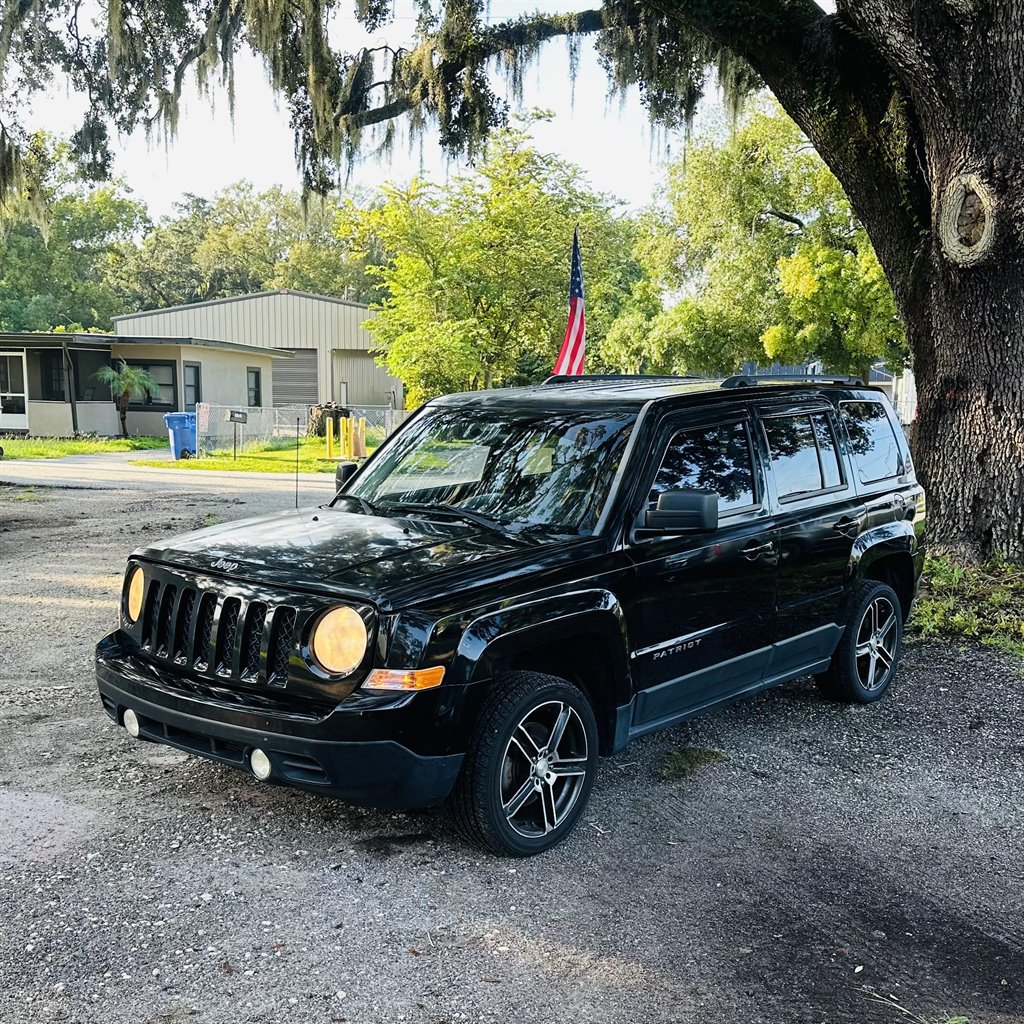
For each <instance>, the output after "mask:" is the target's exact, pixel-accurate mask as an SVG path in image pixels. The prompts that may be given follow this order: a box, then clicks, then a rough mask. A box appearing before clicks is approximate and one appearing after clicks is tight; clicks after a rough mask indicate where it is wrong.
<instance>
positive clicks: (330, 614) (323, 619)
mask: <svg viewBox="0 0 1024 1024" xmlns="http://www.w3.org/2000/svg"><path fill="white" fill-rule="evenodd" d="M366 643H367V636H366V623H365V622H363V617H362V616H361V615H360V614H359V612H357V611H356V610H355V609H354V608H349V607H348V606H347V605H336V606H335V607H334V608H330V609H328V610H327V611H326V612H324V613H323V615H321V616H320V618H319V619H317V620H316V624H315V625H314V626H313V632H312V634H311V635H310V638H309V649H310V652H311V653H312V655H313V658H314V660H315V661H316V663H317V664H318V665H319V666H320V667H321V668H322V669H323V670H324V671H325V672H327V673H328V674H330V675H332V676H335V675H338V676H346V675H348V674H349V672H352V671H353V670H354V669H356V668H358V667H359V663H360V662H361V661H362V660H363V656H364V655H365V654H366Z"/></svg>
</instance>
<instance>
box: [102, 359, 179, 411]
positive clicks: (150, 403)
mask: <svg viewBox="0 0 1024 1024" xmlns="http://www.w3.org/2000/svg"><path fill="white" fill-rule="evenodd" d="M125 362H126V363H127V364H128V365H129V366H135V367H138V369H140V370H145V371H146V372H147V373H148V374H149V375H150V376H151V377H152V378H153V380H154V381H155V382H156V388H155V389H153V390H151V391H147V392H146V395H145V397H144V398H142V399H139V398H138V397H133V399H132V404H131V405H130V406H129V407H128V408H129V409H134V410H135V411H137V412H146V411H148V410H154V411H156V410H158V409H177V408H178V379H177V377H178V374H177V364H176V363H174V362H170V361H164V360H149V361H147V362H143V361H142V360H138V359H126V360H125ZM115 369H116V367H115Z"/></svg>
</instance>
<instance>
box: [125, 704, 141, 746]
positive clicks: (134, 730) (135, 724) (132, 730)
mask: <svg viewBox="0 0 1024 1024" xmlns="http://www.w3.org/2000/svg"><path fill="white" fill-rule="evenodd" d="M121 721H122V722H123V723H124V731H125V732H126V733H128V735H129V736H131V737H132V738H133V739H138V738H139V716H138V715H137V714H135V712H134V711H132V709H131V708H128V710H127V711H125V713H124V714H123V715H122V716H121Z"/></svg>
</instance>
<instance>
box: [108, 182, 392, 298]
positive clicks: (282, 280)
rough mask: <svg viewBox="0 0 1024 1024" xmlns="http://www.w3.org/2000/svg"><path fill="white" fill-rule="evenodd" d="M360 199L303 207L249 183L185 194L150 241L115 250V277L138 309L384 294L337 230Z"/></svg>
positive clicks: (292, 196)
mask: <svg viewBox="0 0 1024 1024" xmlns="http://www.w3.org/2000/svg"><path fill="white" fill-rule="evenodd" d="M355 198H358V197H353V196H348V197H346V198H344V199H337V198H331V199H323V200H317V199H314V200H312V201H310V202H309V203H308V204H304V203H303V202H302V199H301V197H300V196H299V195H298V194H296V193H294V192H287V191H285V190H283V189H280V188H272V189H269V190H268V191H266V192H256V191H255V190H254V189H253V187H252V185H250V184H249V183H247V182H239V183H238V184H236V185H233V186H231V187H230V188H227V189H225V190H223V191H221V192H219V193H217V194H216V195H215V196H213V197H212V198H210V199H206V198H202V197H200V196H194V195H186V196H185V197H184V198H183V199H182V200H181V201H180V202H179V203H178V204H177V209H176V211H175V214H174V215H173V216H171V217H168V218H166V219H164V220H163V221H162V222H161V223H160V224H159V225H157V226H156V227H155V228H154V229H153V230H151V231H150V232H149V233H148V234H147V235H146V236H145V238H144V239H143V240H142V242H141V244H131V245H125V246H122V247H121V248H120V249H119V250H118V251H117V252H116V253H115V254H114V257H113V261H112V267H111V275H112V277H113V278H114V279H115V280H116V281H117V285H118V287H119V289H120V290H121V292H122V294H123V295H124V300H125V302H126V304H127V305H128V306H129V307H131V308H135V309H153V308H156V307H158V306H174V305H181V304H185V303H189V302H200V301H204V300H206V299H220V298H226V297H228V296H231V295H245V294H247V293H248V292H253V291H261V290H263V289H267V288H295V289H298V290H300V291H309V292H317V293H320V294H324V295H336V296H339V297H343V298H349V299H352V300H353V301H357V302H370V301H373V300H375V299H377V298H379V297H380V290H379V286H378V284H377V282H376V280H375V279H374V278H371V277H370V276H369V275H368V273H367V271H366V258H367V256H366V254H365V253H362V254H354V253H353V251H352V249H351V247H350V246H349V245H348V244H347V243H346V242H345V241H344V240H343V239H341V238H339V237H338V235H337V234H336V233H335V225H336V223H337V221H338V218H339V216H340V215H341V214H342V212H343V211H344V210H345V209H346V207H347V206H349V205H352V204H353V201H354V199H355ZM371 248H372V243H371Z"/></svg>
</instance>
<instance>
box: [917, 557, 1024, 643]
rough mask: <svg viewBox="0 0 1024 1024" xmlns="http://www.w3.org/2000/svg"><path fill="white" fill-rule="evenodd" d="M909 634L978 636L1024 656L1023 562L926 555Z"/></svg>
mask: <svg viewBox="0 0 1024 1024" xmlns="http://www.w3.org/2000/svg"><path fill="white" fill-rule="evenodd" d="M907 632H908V634H909V635H910V636H911V637H921V638H922V639H927V640H958V639H970V640H978V641H980V642H981V643H983V644H988V645H989V646H990V647H995V648H997V649H999V650H1001V651H1004V652H1006V653H1008V654H1013V655H1016V656H1017V657H1020V658H1024V566H1022V565H1017V564H1014V563H1012V562H1003V561H992V562H988V563H987V564H985V565H960V564H958V563H956V562H953V561H950V560H949V559H946V558H929V559H927V561H926V562H925V567H924V576H923V578H922V580H921V593H920V595H919V597H918V600H917V604H916V605H915V609H914V615H913V618H912V619H911V620H910V622H909V623H908V625H907Z"/></svg>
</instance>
